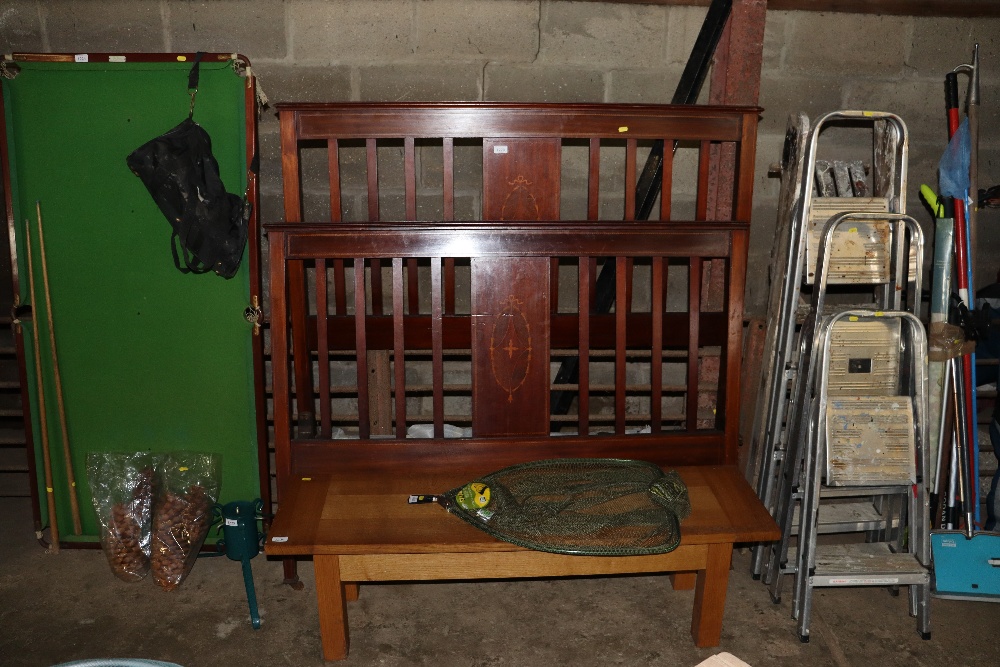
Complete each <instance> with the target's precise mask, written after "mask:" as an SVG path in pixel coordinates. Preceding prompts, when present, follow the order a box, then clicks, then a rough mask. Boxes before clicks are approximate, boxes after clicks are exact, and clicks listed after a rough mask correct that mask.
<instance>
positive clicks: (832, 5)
mask: <svg viewBox="0 0 1000 667" xmlns="http://www.w3.org/2000/svg"><path fill="white" fill-rule="evenodd" d="M600 1H602V2H617V3H621V4H630V5H681V6H688V7H708V5H709V3H710V1H711V0H600ZM767 8H768V9H777V10H791V11H803V12H845V13H849V14H894V15H897V16H931V17H944V16H955V17H962V18H976V17H1000V3H998V2H996V0H768V3H767Z"/></svg>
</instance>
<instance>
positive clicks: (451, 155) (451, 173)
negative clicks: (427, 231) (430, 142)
mask: <svg viewBox="0 0 1000 667" xmlns="http://www.w3.org/2000/svg"><path fill="white" fill-rule="evenodd" d="M441 153H442V155H441V159H442V161H443V165H444V176H443V182H442V185H441V188H442V190H443V195H444V219H445V220H447V221H451V220H454V219H455V140H454V139H452V138H451V137H444V138H443V139H442V145H441ZM444 311H445V313H446V314H448V315H454V314H455V259H454V258H452V257H447V258H445V260H444Z"/></svg>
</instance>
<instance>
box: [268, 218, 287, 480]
mask: <svg viewBox="0 0 1000 667" xmlns="http://www.w3.org/2000/svg"><path fill="white" fill-rule="evenodd" d="M284 246H285V235H284V234H283V233H282V232H281V231H280V230H278V229H276V230H274V231H272V232H271V233H269V234H268V251H269V257H268V264H269V273H270V285H269V290H270V299H271V382H272V387H273V391H274V467H275V475H276V476H277V491H278V494H277V498H278V499H280V498H281V493H282V492H283V491H284V487H285V484H286V483H287V481H288V478H289V477H290V476H291V473H292V459H291V446H290V440H291V436H292V425H291V391H290V387H289V373H288V370H289V369H288V366H289V363H288V362H289V359H288V342H289V341H288V301H287V295H288V292H287V289H288V283H287V278H288V277H287V275H286V273H285V268H286V267H285V257H284V250H285V247H284Z"/></svg>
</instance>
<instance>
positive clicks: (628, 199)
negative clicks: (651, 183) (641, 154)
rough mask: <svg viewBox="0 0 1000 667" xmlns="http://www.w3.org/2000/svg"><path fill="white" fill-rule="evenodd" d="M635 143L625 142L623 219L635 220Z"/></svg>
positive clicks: (633, 141)
mask: <svg viewBox="0 0 1000 667" xmlns="http://www.w3.org/2000/svg"><path fill="white" fill-rule="evenodd" d="M636 146H637V142H636V140H635V139H629V140H627V141H626V142H625V219H626V220H635V153H636Z"/></svg>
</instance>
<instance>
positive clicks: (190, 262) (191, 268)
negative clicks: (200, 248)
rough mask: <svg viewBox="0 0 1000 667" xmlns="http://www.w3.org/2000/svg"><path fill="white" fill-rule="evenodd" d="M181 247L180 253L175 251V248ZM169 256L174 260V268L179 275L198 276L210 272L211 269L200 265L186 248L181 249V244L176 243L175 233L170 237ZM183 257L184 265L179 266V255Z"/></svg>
mask: <svg viewBox="0 0 1000 667" xmlns="http://www.w3.org/2000/svg"><path fill="white" fill-rule="evenodd" d="M178 245H181V250H180V252H178V251H177V246H178ZM170 254H171V255H173V258H174V266H176V267H177V270H178V271H180V272H181V273H193V274H195V275H199V274H202V273H208V272H209V271H211V270H212V267H210V266H205V265H204V264H202V263H201V262H200V261H199V260H198V258H197V257H195V256H194V255H191V254H189V253H188V251H187V248H185V247H183V244H179V243H178V242H177V232H174V233H173V234H171V235H170ZM182 254H183V255H184V264H183V265H181V255H182Z"/></svg>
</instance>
